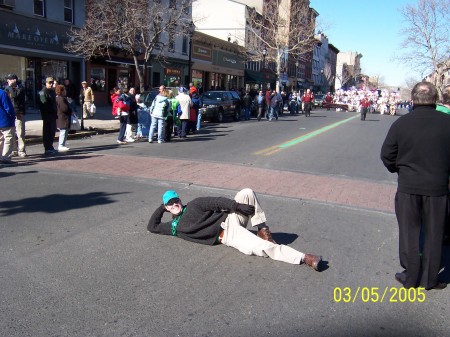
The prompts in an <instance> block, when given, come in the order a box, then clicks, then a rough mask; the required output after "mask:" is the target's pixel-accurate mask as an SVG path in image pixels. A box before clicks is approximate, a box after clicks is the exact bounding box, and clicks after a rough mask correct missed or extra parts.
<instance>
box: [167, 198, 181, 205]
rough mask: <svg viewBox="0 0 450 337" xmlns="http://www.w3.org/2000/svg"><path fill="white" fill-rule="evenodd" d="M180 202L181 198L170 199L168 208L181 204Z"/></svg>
mask: <svg viewBox="0 0 450 337" xmlns="http://www.w3.org/2000/svg"><path fill="white" fill-rule="evenodd" d="M180 201H181V200H180V199H179V198H173V199H170V200H169V201H168V202H167V204H166V206H173V205H174V204H179V203H180Z"/></svg>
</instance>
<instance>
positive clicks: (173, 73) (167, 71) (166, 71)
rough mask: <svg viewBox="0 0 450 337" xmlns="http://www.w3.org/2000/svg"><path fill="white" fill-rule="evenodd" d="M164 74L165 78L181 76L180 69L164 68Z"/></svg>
mask: <svg viewBox="0 0 450 337" xmlns="http://www.w3.org/2000/svg"><path fill="white" fill-rule="evenodd" d="M164 74H165V75H167V76H177V77H180V76H181V69H176V68H164Z"/></svg>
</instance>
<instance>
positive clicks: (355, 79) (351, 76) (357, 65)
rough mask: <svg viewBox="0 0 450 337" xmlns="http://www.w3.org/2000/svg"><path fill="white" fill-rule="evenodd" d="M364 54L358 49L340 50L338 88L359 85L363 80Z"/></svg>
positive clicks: (336, 85) (337, 66) (337, 65)
mask: <svg viewBox="0 0 450 337" xmlns="http://www.w3.org/2000/svg"><path fill="white" fill-rule="evenodd" d="M362 57H363V55H362V54H360V53H358V52H356V51H346V52H340V53H339V54H338V56H337V64H336V80H335V87H336V89H340V88H348V87H352V86H355V87H358V85H359V82H360V80H361V76H362V74H361V58H362Z"/></svg>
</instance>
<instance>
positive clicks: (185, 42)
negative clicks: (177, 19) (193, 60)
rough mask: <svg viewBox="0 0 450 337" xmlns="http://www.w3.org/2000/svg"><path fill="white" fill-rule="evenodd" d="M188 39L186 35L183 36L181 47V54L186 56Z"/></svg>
mask: <svg viewBox="0 0 450 337" xmlns="http://www.w3.org/2000/svg"><path fill="white" fill-rule="evenodd" d="M188 39H189V38H188V37H187V36H186V35H184V36H183V46H182V49H181V52H182V53H183V54H184V55H186V54H187V53H188V43H189V42H188Z"/></svg>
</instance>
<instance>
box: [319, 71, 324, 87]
mask: <svg viewBox="0 0 450 337" xmlns="http://www.w3.org/2000/svg"><path fill="white" fill-rule="evenodd" d="M323 82H324V81H323V69H320V91H322V90H323Z"/></svg>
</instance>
